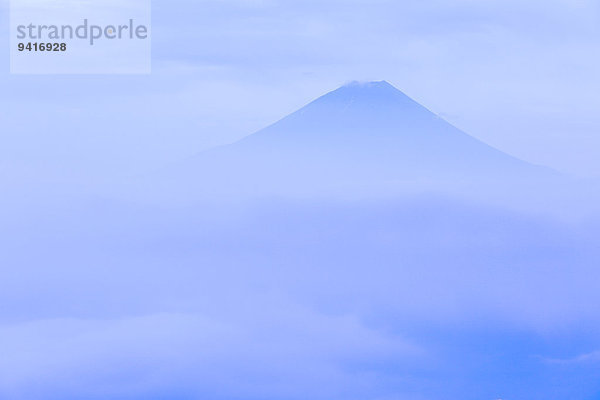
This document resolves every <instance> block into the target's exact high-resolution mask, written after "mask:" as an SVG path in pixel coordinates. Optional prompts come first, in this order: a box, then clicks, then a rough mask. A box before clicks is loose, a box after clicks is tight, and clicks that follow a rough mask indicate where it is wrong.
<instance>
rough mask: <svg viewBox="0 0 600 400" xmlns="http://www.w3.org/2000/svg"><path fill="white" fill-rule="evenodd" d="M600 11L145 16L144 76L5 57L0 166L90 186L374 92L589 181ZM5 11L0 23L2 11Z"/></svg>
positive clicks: (243, 8) (244, 8) (228, 4)
mask: <svg viewBox="0 0 600 400" xmlns="http://www.w3.org/2000/svg"><path fill="white" fill-rule="evenodd" d="M599 7H600V6H599V5H598V3H597V2H594V1H583V0H582V1H566V0H565V1H543V2H542V1H527V2H521V1H488V0H485V1H422V2H418V3H415V2H403V1H387V0H377V1H366V0H365V1H362V0H353V1H301V2H298V1H275V0H272V1H268V0H265V1H258V0H257V1H251V0H248V1H230V0H219V1H216V0H215V1H194V2H191V1H181V0H176V1H170V2H162V1H154V3H153V58H154V60H153V74H152V75H151V76H115V75H106V76H11V75H9V74H8V72H7V70H8V60H7V57H8V56H7V54H8V51H5V52H3V55H2V60H3V62H4V63H5V65H6V66H7V68H5V69H4V72H3V73H2V74H1V75H0V82H1V84H2V87H3V90H2V92H1V93H0V104H1V105H2V107H0V110H1V111H0V113H1V114H0V116H1V118H2V120H3V129H2V138H3V142H4V143H3V144H4V145H3V148H4V150H3V151H1V152H0V160H4V161H5V163H10V164H11V165H13V166H14V165H15V164H19V163H26V164H27V165H28V168H32V166H34V165H35V164H36V163H42V164H43V166H44V169H45V170H47V169H48V167H49V166H53V167H55V168H57V170H59V171H60V172H57V174H59V175H61V176H66V175H65V174H66V172H65V170H66V171H72V170H73V168H72V166H73V165H77V170H78V173H80V174H84V173H85V174H89V176H96V177H98V179H100V177H102V176H108V175H107V174H112V173H120V172H125V173H138V172H140V171H144V170H147V169H152V168H155V167H156V166H158V165H161V164H162V163H165V162H169V161H172V160H175V159H179V158H182V157H185V156H188V155H189V154H192V153H194V152H196V151H198V150H201V149H203V148H205V147H208V146H212V145H215V144H220V143H227V142H230V141H232V140H235V139H237V138H239V137H242V136H244V135H247V134H250V133H252V132H253V131H255V130H258V129H260V128H262V127H264V126H265V125H267V124H269V123H271V122H273V121H275V120H277V119H279V118H281V117H282V116H284V115H286V114H288V113H290V112H292V111H294V110H295V109H297V108H299V107H301V106H302V105H304V104H305V103H307V102H308V101H310V100H312V99H313V98H315V97H317V96H318V95H321V94H323V93H324V92H327V91H329V90H332V89H335V88H336V87H337V86H339V85H342V84H344V83H345V82H348V81H352V80H381V79H385V80H388V81H390V82H391V83H393V84H394V85H396V86H397V87H398V88H400V89H401V90H403V91H405V92H406V93H407V94H408V95H410V96H411V97H413V98H415V99H416V100H417V101H419V102H421V103H422V104H424V105H425V106H427V107H428V108H430V109H431V110H433V111H435V112H436V113H439V114H440V115H442V116H443V117H444V118H446V119H448V120H449V121H451V122H452V123H454V124H456V125H457V126H458V127H460V128H462V129H463V130H465V131H466V132H468V133H470V134H472V135H474V136H476V137H478V138H480V139H482V140H484V141H486V142H488V143H490V144H491V145H494V146H496V147H498V148H500V149H502V150H504V151H507V152H509V153H511V154H514V155H516V156H519V157H522V158H524V159H526V160H529V161H532V162H536V163H540V164H544V165H549V166H551V167H554V168H557V169H559V170H563V171H567V172H573V173H576V174H579V175H584V176H590V175H598V174H600V164H599V162H598V159H597V157H596V155H597V153H596V148H597V147H598V145H600V139H599V138H598V135H597V132H598V131H599V128H600V117H598V113H597V112H596V110H597V109H598V108H599V106H600V104H599V102H600V99H599V97H598V96H597V95H596V94H597V93H598V90H599V89H600V79H598V76H597V71H598V70H599V69H600V35H599V30H600V28H599V27H600V10H599ZM2 10H3V11H2V12H3V18H5V19H6V18H7V15H6V14H7V2H4V3H3V7H2ZM6 29H7V28H6V26H5V25H3V26H2V31H1V32H2V36H3V37H4V38H5V40H4V43H5V44H4V45H3V46H6V45H7V44H6V43H7V40H6V39H7V32H6ZM32 113H34V114H35V115H36V117H34V118H32V117H31V114H32ZM107 115H110V116H111V117H110V118H106V116H107ZM144 121H145V122H144ZM44 127H46V128H47V129H49V130H51V131H52V132H53V134H52V135H44V134H41V132H43V131H44ZM59 131H60V132H59ZM83 131H85V134H84V133H83Z"/></svg>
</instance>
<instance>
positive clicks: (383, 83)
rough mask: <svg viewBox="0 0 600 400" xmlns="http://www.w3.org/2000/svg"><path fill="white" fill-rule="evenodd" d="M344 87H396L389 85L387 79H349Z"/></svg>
mask: <svg viewBox="0 0 600 400" xmlns="http://www.w3.org/2000/svg"><path fill="white" fill-rule="evenodd" d="M344 87H352V88H363V89H384V88H388V89H389V88H392V89H395V90H398V89H396V88H395V87H394V86H393V85H391V84H390V83H389V82H388V81H367V82H364V81H351V82H348V83H347V84H345V85H344Z"/></svg>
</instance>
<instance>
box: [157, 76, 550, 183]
mask: <svg viewBox="0 0 600 400" xmlns="http://www.w3.org/2000/svg"><path fill="white" fill-rule="evenodd" d="M548 174H550V172H549V170H546V169H545V168H541V167H537V166H534V165H532V164H529V163H526V162H524V161H521V160H519V159H516V158H514V157H512V156H510V155H508V154H505V153H503V152H501V151H499V150H497V149H494V148H493V147H491V146H488V145H487V144H485V143H483V142H481V141H479V140H477V139H475V138H473V137H472V136H469V135H468V134H466V133H464V132H462V131H461V130H459V129H457V128H456V127H454V126H452V125H451V124H449V123H448V122H446V121H445V120H444V119H442V118H440V117H439V116H438V115H436V114H434V113H433V112H431V111H429V110H428V109H426V108H425V107H423V106H421V105H420V104H418V103H417V102H415V101H414V100H412V99H411V98H410V97H408V96H406V95H405V94H404V93H402V92H401V91H400V90H398V89H396V88H395V87H394V86H392V85H391V84H389V83H387V82H385V81H381V82H369V83H358V82H353V83H350V84H347V85H345V86H342V87H340V88H338V89H337V90H334V91H332V92H330V93H328V94H325V95H324V96H322V97H320V98H318V99H316V100H314V101H313V102H311V103H310V104H308V105H306V106H305V107H303V108H301V109H300V110H298V111H296V112H294V113H292V114H290V115H289V116H287V117H285V118H283V119H281V120H280V121H278V122H276V123H274V124H272V125H270V126H268V127H267V128H265V129H262V130H260V131H258V132H256V133H254V134H252V135H250V136H247V137H246V138H244V139H242V140H240V141H238V142H236V143H233V144H230V145H226V146H221V147H218V148H214V149H211V150H208V151H205V152H202V153H200V154H198V155H197V156H195V157H192V158H191V159H188V160H186V161H185V162H182V163H180V164H178V165H177V166H174V167H172V168H169V169H168V170H166V171H163V173H161V176H162V177H161V178H157V180H158V181H160V180H162V181H166V182H169V183H170V185H171V186H172V187H171V188H170V189H167V188H165V189H164V190H174V189H173V188H174V187H179V188H182V187H184V188H185V190H186V191H188V192H199V193H211V192H215V193H230V194H237V193H257V194H274V193H288V192H293V193H309V192H313V191H323V190H330V189H332V188H352V187H354V188H360V187H364V186H365V185H366V186H373V185H376V186H379V187H383V186H388V187H390V188H394V187H396V188H397V187H402V186H403V185H414V184H435V183H439V184H446V185H448V184H453V183H456V182H463V181H469V182H493V181H498V180H510V179H535V178H536V177H539V176H546V175H548Z"/></svg>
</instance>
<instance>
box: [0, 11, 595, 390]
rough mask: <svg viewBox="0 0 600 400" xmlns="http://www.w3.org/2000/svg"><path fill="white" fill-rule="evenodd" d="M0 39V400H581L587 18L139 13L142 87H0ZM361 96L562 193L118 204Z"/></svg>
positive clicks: (591, 32) (585, 356)
mask: <svg viewBox="0 0 600 400" xmlns="http://www.w3.org/2000/svg"><path fill="white" fill-rule="evenodd" d="M8 11H9V10H8V4H7V2H3V3H2V6H1V8H0V12H1V14H2V15H1V17H2V20H3V21H7V20H8ZM7 29H8V28H7V24H4V23H3V24H2V25H1V28H0V35H1V37H2V41H1V42H0V43H2V48H3V50H4V51H2V52H0V60H1V62H2V63H3V64H4V65H5V70H4V72H2V73H0V88H1V91H0V121H1V125H0V194H1V198H0V399H40V400H42V399H43V400H46V399H52V400H54V399H307V398H311V399H328V400H332V399H340V400H341V399H357V400H358V399H361V400H364V399H372V400H388V399H389V400H391V399H394V400H404V399H411V400H434V399H435V400H437V399H448V398H460V399H473V400H475V399H489V400H496V399H504V400H512V399H523V400H532V399H540V400H541V399H544V400H548V399H557V400H558V399H586V400H595V399H600V314H599V313H598V309H599V306H600V294H598V293H600V290H599V289H600V272H599V271H598V260H599V259H600V254H599V253H600V250H599V246H598V243H597V242H598V234H599V233H600V219H599V218H598V216H599V215H600V213H599V212H598V207H597V204H598V203H597V201H596V199H597V197H595V196H597V194H598V192H599V191H598V189H599V188H600V185H599V183H598V176H599V174H600V161H599V158H598V148H600V136H598V132H600V119H599V117H598V113H597V110H598V108H600V97H598V96H597V93H598V91H599V89H600V79H598V74H597V71H598V70H600V55H599V54H600V52H599V50H600V36H599V35H598V34H599V30H600V6H599V4H598V3H597V2H594V1H585V0H581V1H579V0H578V1H566V0H565V1H545V2H542V1H535V0H533V1H527V2H522V1H512V0H509V1H487V0H484V1H477V2H474V1H422V2H418V3H415V2H404V1H387V0H372V1H362V0H351V1H341V0H327V1H324V0H323V1H312V0H307V1H276V0H272V1H271V0H264V1H260V0H245V1H242V0H237V1H236V0H223V1H216V0H215V1H195V2H191V1H179V0H175V1H169V2H166V1H158V0H156V1H154V3H153V73H152V75H149V76H143V75H140V76H136V75H132V76H120V75H90V76H85V75H83V76H62V75H56V76H53V75H47V76H44V75H39V76H37V75H36V76H34V75H32V76H16V75H9V74H8V72H7V71H8V65H9V62H8V54H9V51H8V48H5V47H6V46H8V31H7ZM381 79H386V80H388V81H389V82H391V83H393V84H394V85H395V86H396V87H398V88H399V89H401V90H402V91H403V92H405V93H406V94H408V95H409V96H411V97H412V98H414V99H415V100H417V101H418V102H419V103H421V104H423V105H425V106H426V107H427V108H428V109H430V110H432V111H434V112H435V113H436V114H437V115H439V116H441V117H443V118H444V119H445V120H447V121H449V122H451V123H453V124H454V125H456V126H457V127H459V128H461V129H463V130H464V131H465V132H467V133H469V134H471V135H473V136H474V137H476V138H478V139H480V140H482V141H484V142H485V143H488V144H490V145H492V146H493V147H495V148H497V149H500V150H502V151H505V152H506V153H509V154H511V155H514V156H516V157H518V158H521V159H523V160H526V161H529V162H532V163H534V164H540V165H545V166H548V167H551V168H554V169H555V170H557V171H560V172H562V173H564V174H565V175H567V176H569V178H568V179H570V180H569V182H570V183H569V184H565V181H562V180H561V181H560V183H557V184H556V185H554V187H552V188H551V189H547V190H548V192H547V193H546V192H543V191H542V192H540V193H534V194H531V193H527V194H526V195H525V194H524V195H522V196H521V195H520V191H517V190H516V189H515V193H509V195H510V196H508V197H510V201H508V200H506V199H496V197H497V195H496V191H498V192H501V191H502V189H498V188H494V187H493V186H494V184H490V185H488V186H485V187H481V188H480V189H479V193H478V194H479V195H481V196H478V197H474V196H471V193H462V192H461V189H460V185H458V183H457V184H456V185H453V183H452V182H450V186H456V187H455V188H454V190H445V189H444V190H442V189H439V190H432V188H431V187H427V188H420V186H419V185H416V187H413V188H412V189H411V190H410V193H404V194H398V193H397V192H395V193H394V195H393V196H392V195H386V196H384V195H381V194H380V193H376V194H373V193H370V196H368V198H362V197H360V196H356V193H354V192H352V193H350V191H349V192H348V193H344V192H342V193H339V192H338V193H336V196H324V197H315V196H313V195H309V194H308V193H304V195H302V194H303V193H302V190H303V189H302V188H299V189H298V191H299V194H298V193H297V194H296V195H295V196H268V197H267V198H256V197H248V198H245V197H244V196H238V197H235V198H232V197H223V198H216V199H214V198H213V199H211V200H210V201H208V200H203V199H200V200H198V199H196V201H194V202H191V203H189V202H187V203H185V204H179V203H177V204H175V205H174V204H172V203H167V202H163V201H162V200H161V197H160V196H159V195H158V194H156V193H155V194H148V192H146V191H144V190H142V189H139V190H138V186H136V185H135V184H133V183H132V182H138V181H137V180H138V179H139V177H140V176H142V177H145V179H146V178H147V177H148V176H150V177H152V176H153V175H152V174H154V173H155V171H161V170H163V168H165V166H171V165H173V164H177V163H179V162H180V161H181V160H187V159H189V157H192V156H196V155H197V154H199V153H200V152H201V151H202V150H204V149H208V148H212V147H214V146H217V145H223V144H228V143H231V142H234V141H236V140H238V139H240V138H242V137H244V136H246V135H248V134H250V133H252V132H255V131H257V130H259V129H262V128H264V127H265V126H267V125H269V124H270V123H273V122H274V121H276V120H278V119H280V118H282V117H284V116H285V115H287V114H289V113H291V112H293V111H295V110H297V109H299V108H300V107H302V106H304V105H305V104H306V103H308V102H309V101H311V100H313V99H314V98H316V97H317V96H320V95H322V94H324V93H326V92H328V91H330V90H333V89H336V88H337V87H339V86H340V85H343V84H345V83H346V82H348V81H352V80H361V81H368V80H381ZM357 93H358V94H357V96H362V94H361V93H362V92H360V91H359V92H357ZM366 100H369V99H368V97H367V98H366ZM323 118H324V119H325V118H326V116H325V117H323ZM321 122H325V121H319V120H314V121H312V123H314V124H315V125H319V124H320V123H321ZM318 139H319V138H318V137H316V138H311V140H312V142H311V143H314V144H315V146H319V145H320V143H319V142H318ZM300 154H301V153H300V152H298V153H297V154H296V155H297V156H300ZM184 165H185V164H184ZM232 167H235V165H233V166H232ZM239 167H240V168H243V165H240V166H239ZM178 171H181V170H178ZM202 172H203V173H205V172H206V171H202ZM178 175H179V178H181V177H183V179H190V180H193V179H194V177H197V176H199V175H200V171H197V170H194V169H191V170H186V171H185V174H178ZM150 179H152V178H150ZM565 179H567V178H565ZM492 183H494V182H492ZM497 183H498V187H502V184H503V182H497ZM504 183H506V182H504ZM292 186H293V184H292ZM124 188H125V189H124ZM544 190H546V189H544ZM534 191H535V190H532V192H534ZM523 192H525V190H524V191H523ZM556 193H561V194H563V195H564V197H560V198H559V196H557V195H556ZM513 194H514V196H513ZM155 195H156V196H155ZM486 199H487V200H486ZM489 199H494V201H488V200H489Z"/></svg>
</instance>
